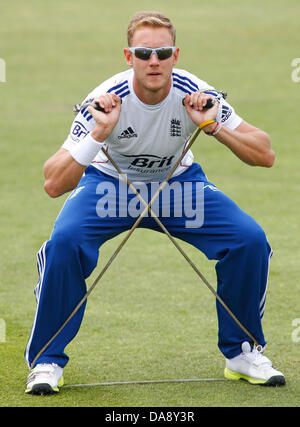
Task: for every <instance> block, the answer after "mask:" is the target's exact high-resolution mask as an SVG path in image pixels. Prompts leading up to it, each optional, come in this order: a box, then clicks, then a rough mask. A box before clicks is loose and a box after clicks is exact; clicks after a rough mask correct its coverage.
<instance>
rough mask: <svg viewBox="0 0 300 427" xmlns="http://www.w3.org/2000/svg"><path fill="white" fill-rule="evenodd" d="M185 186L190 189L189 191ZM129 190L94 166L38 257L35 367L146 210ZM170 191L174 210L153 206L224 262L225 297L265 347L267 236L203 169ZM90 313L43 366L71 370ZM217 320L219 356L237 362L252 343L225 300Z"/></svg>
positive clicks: (181, 234) (65, 333) (220, 280)
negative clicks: (109, 251)
mask: <svg viewBox="0 0 300 427" xmlns="http://www.w3.org/2000/svg"><path fill="white" fill-rule="evenodd" d="M183 183H190V184H189V185H187V186H186V187H183V185H184V184H183ZM197 183H198V184H199V183H202V187H201V188H200V190H201V192H202V193H201V192H200V191H198V190H199V188H198V187H197ZM124 185H125V189H127V185H126V184H124V182H123V186H122V191H121V190H120V189H121V187H120V182H119V181H118V180H117V179H115V178H113V177H110V176H108V175H106V174H103V173H101V172H100V171H99V170H97V169H96V168H94V167H92V166H89V167H88V168H87V169H86V172H85V174H84V176H83V177H82V179H81V181H80V183H79V184H78V187H77V189H75V190H74V191H73V192H72V193H71V194H70V196H69V197H68V199H67V200H66V202H65V204H64V206H63V208H62V210H61V212H60V214H59V215H58V218H57V220H56V222H55V225H54V229H53V232H52V234H51V237H50V239H49V240H48V241H46V242H45V243H44V244H43V246H42V247H41V249H40V251H39V252H38V255H37V265H38V272H39V282H38V284H37V286H36V289H35V295H36V300H37V309H36V314H35V318H34V323H33V327H32V331H31V334H30V337H29V341H28V344H27V347H26V350H25V358H26V361H27V363H28V364H29V365H31V363H32V361H33V359H34V358H35V356H36V355H37V353H38V352H39V351H40V349H41V348H42V347H43V346H44V344H45V343H47V342H48V341H49V339H50V338H51V337H52V336H53V335H54V334H55V333H56V332H57V330H58V329H59V328H60V326H61V325H62V324H63V323H64V321H65V320H66V319H67V317H68V316H69V314H70V313H71V312H72V310H73V309H74V307H75V306H76V305H77V304H78V302H79V301H80V300H81V298H82V297H83V296H84V295H85V293H86V282H85V280H86V278H87V277H89V275H90V274H91V273H92V271H93V270H94V268H95V267H96V265H97V261H98V251H99V248H100V247H101V245H102V244H103V243H104V242H105V241H106V240H108V239H111V238H113V237H115V236H116V235H118V234H119V233H121V232H124V231H126V230H129V229H130V228H131V227H132V225H133V224H134V223H135V221H136V219H137V215H138V212H141V211H143V208H144V207H143V206H142V209H141V210H140V211H139V205H138V203H136V201H137V198H136V195H134V194H130V192H128V193H127V191H123V190H124ZM176 185H177V186H179V187H176ZM180 186H181V187H180ZM168 188H173V190H175V191H169V194H168V195H169V196H170V198H169V203H168V200H167V201H166V199H163V198H162V195H161V196H160V198H159V199H157V202H156V204H155V205H154V207H153V208H154V210H155V212H156V213H158V214H159V215H160V220H161V221H162V223H163V224H164V225H165V227H166V228H167V229H168V230H169V232H170V233H171V234H172V236H174V237H175V238H178V239H181V240H184V241H186V242H188V243H190V244H192V245H194V246H195V247H196V248H198V249H199V250H200V251H202V252H203V253H204V254H205V255H206V256H207V258H208V259H214V260H217V261H218V262H217V264H216V274H217V292H218V294H219V295H220V297H221V298H222V299H223V300H224V302H225V303H226V304H227V305H228V307H229V308H230V309H231V311H232V312H233V313H234V314H235V315H236V317H237V318H238V319H239V320H240V322H241V323H242V324H243V325H244V326H245V327H246V328H247V330H248V331H249V332H251V334H252V335H253V336H254V337H255V338H256V340H257V341H258V342H259V343H260V344H261V345H265V344H266V341H265V338H264V335H263V331H262V326H261V318H262V316H263V313H264V306H265V299H266V289H267V279H268V269H269V261H270V258H271V254H272V251H271V248H270V246H269V244H268V241H267V239H266V236H265V233H264V231H263V230H262V228H261V227H260V226H259V225H258V224H257V223H256V222H255V221H254V220H253V219H252V218H251V217H250V216H249V215H247V214H246V213H245V212H243V211H242V210H241V209H240V208H239V207H238V206H237V205H236V204H235V203H234V202H233V201H232V200H230V199H229V198H228V197H227V196H226V195H225V194H224V193H223V192H221V191H219V190H218V189H217V188H216V187H215V186H214V185H213V184H211V183H210V182H208V181H207V178H206V176H205V174H204V173H203V171H202V169H201V167H200V166H199V165H198V164H197V163H194V164H193V166H191V167H190V168H188V169H187V171H186V172H184V173H183V174H181V175H179V176H178V177H174V178H172V179H171V180H170V181H169V187H168ZM178 188H184V190H185V194H184V196H185V197H182V198H180V197H179V196H180V194H179V193H178V191H177V190H178ZM145 189H146V190H149V191H148V195H147V194H146V193H147V191H146V192H145V191H140V193H141V195H142V196H143V197H145V198H147V197H148V201H149V200H151V195H153V189H150V184H147V185H145V184H144V187H143V190H145ZM176 191H177V192H176ZM125 193H126V194H125ZM200 193H201V194H202V198H201V197H200V196H199V195H200ZM146 201H147V200H146ZM184 203H185V204H186V206H187V205H188V206H189V209H187V208H186V206H184ZM200 204H202V211H201V212H202V215H200V210H199V215H198V219H197V221H198V222H197V221H195V222H194V223H193V221H191V212H196V209H194V211H193V210H192V208H193V206H194V208H195V206H200ZM127 208H128V209H127ZM195 218H196V213H195ZM190 225H191V226H190ZM139 226H140V227H146V228H151V229H153V230H157V231H161V229H160V228H159V226H158V225H157V224H156V222H155V221H154V219H153V218H151V217H150V215H147V216H145V217H144V218H143V220H142V221H141V223H140V225H139ZM117 262H118V261H117ZM200 270H201V268H200ZM84 308H85V304H84V305H83V306H82V307H81V309H80V310H79V311H78V312H77V314H76V315H75V316H74V317H73V318H72V320H71V321H70V322H69V323H68V324H67V325H66V326H65V328H64V329H63V330H62V331H61V333H60V334H59V335H58V336H57V337H56V338H55V339H54V340H53V341H52V343H51V344H50V345H49V346H48V347H47V348H46V350H45V351H44V352H43V354H42V355H41V356H40V357H39V359H38V360H37V361H36V363H57V364H58V365H60V366H61V367H64V366H65V365H66V363H67V362H68V356H67V355H66V354H65V353H64V349H65V347H66V346H67V344H68V343H69V342H70V341H71V340H72V339H73V338H74V337H75V335H76V334H77V332H78V330H79V327H80V324H81V321H82V318H83V314H84ZM217 315H218V325H219V334H218V339H219V341H218V345H219V349H220V351H221V352H222V353H223V354H224V356H225V357H227V358H232V357H235V356H236V355H238V354H239V353H240V352H241V348H240V346H241V343H242V342H243V341H245V340H247V341H251V340H250V339H249V337H248V336H247V335H246V334H245V333H244V332H243V331H242V329H241V328H240V327H239V326H238V325H237V324H236V323H235V321H234V320H232V318H231V317H230V316H229V315H228V313H227V312H226V311H225V310H224V308H223V307H222V306H221V305H220V303H219V302H218V301H217Z"/></svg>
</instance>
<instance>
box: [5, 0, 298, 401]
mask: <svg viewBox="0 0 300 427" xmlns="http://www.w3.org/2000/svg"><path fill="white" fill-rule="evenodd" d="M149 9H152V10H160V11H162V12H163V13H166V14H167V15H169V16H170V18H171V19H172V20H173V22H174V24H175V25H176V27H177V45H178V46H179V47H180V48H181V57H180V61H179V64H178V67H179V68H186V69H188V70H189V71H191V72H193V73H195V74H197V75H198V76H199V77H201V78H202V79H204V80H206V81H208V82H209V83H211V84H213V85H214V86H215V87H216V88H218V89H225V90H227V91H228V101H229V102H230V103H231V104H232V105H233V106H234V107H235V108H236V111H237V112H238V114H240V115H241V116H242V117H243V118H244V119H245V120H247V121H249V122H250V123H252V124H254V125H256V126H258V127H260V128H263V129H264V130H266V131H267V132H268V133H269V134H270V136H271V139H272V144H273V148H274V150H275V152H276V155H277V157H276V162H275V165H274V166H273V168H272V169H264V168H261V169H259V168H252V167H249V166H246V165H245V164H243V163H242V162H240V161H239V160H238V159H237V158H236V157H234V156H233V155H232V153H231V152H229V151H228V150H227V149H226V148H224V147H223V146H221V145H220V144H217V143H215V142H213V141H211V140H210V139H209V138H205V137H203V136H202V137H200V138H199V141H198V142H197V144H195V146H194V150H193V151H194V154H195V157H196V159H197V161H199V162H200V163H201V164H202V166H203V167H204V169H205V171H206V174H207V175H208V177H209V178H210V179H211V181H213V182H214V183H215V184H216V185H217V186H218V187H220V188H221V189H222V190H223V191H224V192H225V193H227V194H228V195H229V196H230V197H231V198H233V199H234V200H235V201H236V202H237V203H238V204H239V205H240V206H241V207H242V208H243V209H245V210H246V211H247V212H248V213H250V214H251V215H253V216H254V218H255V219H256V220H257V221H258V222H259V223H260V224H261V225H262V226H263V228H264V229H265V231H266V233H267V236H268V239H269V241H270V243H271V245H272V247H273V250H274V253H275V254H274V257H273V260H272V263H271V271H270V278H269V290H268V299H267V307H266V313H265V317H264V320H263V325H264V331H265V335H266V338H267V341H268V346H267V351H266V354H267V355H268V356H270V358H271V359H272V360H273V361H274V363H275V366H276V367H278V369H280V370H282V371H283V372H284V373H285V375H286V379H287V385H286V386H285V387H281V388H275V389H274V388H263V387H255V386H251V385H249V384H246V383H242V382H233V383H232V382H230V381H225V380H223V368H224V359H223V356H222V355H221V353H220V352H219V350H218V349H217V320H216V313H215V301H214V297H213V296H212V295H211V294H210V293H209V291H208V290H207V289H206V288H205V286H204V285H203V284H202V283H201V282H200V280H199V279H198V278H197V276H196V275H195V273H194V272H193V271H192V269H191V268H190V267H189V266H188V264H187V263H186V262H185V261H184V260H183V259H182V258H181V257H180V255H179V253H178V252H177V251H176V249H175V248H174V247H173V246H172V245H171V244H170V242H169V241H168V239H167V238H166V237H165V236H163V235H161V234H158V233H154V232H150V231H146V230H136V232H135V233H134V234H133V235H132V237H131V238H130V240H129V241H128V243H127V244H126V246H125V247H124V249H123V250H122V251H121V253H120V255H119V256H118V258H117V259H116V260H115V262H114V263H113V264H112V266H111V268H110V269H109V270H108V272H107V273H106V274H105V276H104V277H103V280H102V281H101V282H100V283H99V285H98V287H97V288H96V289H95V291H94V292H93V294H92V295H91V297H90V298H89V301H88V304H87V309H86V316H85V318H84V321H83V324H82V328H81V330H80V332H79V334H78V335H77V337H76V339H75V340H74V341H73V342H72V343H71V344H70V346H69V347H68V349H67V353H68V354H69V356H70V362H69V364H68V366H67V367H66V369H65V375H64V376H65V383H66V384H68V385H72V384H86V383H99V382H111V381H131V380H150V379H154V380H155V379H168V378H170V379H176V378H216V379H217V380H218V381H215V382H195V383H178V384H174V383H165V384H147V385H122V386H95V387H78V388H74V387H73V388H72V387H65V388H62V389H61V392H60V393H59V395H55V396H50V397H33V396H27V395H25V393H24V385H25V380H26V377H27V374H28V369H27V366H26V364H25V361H24V358H23V352H24V348H25V346H26V343H27V339H28V335H29V333H30V329H31V325H32V320H33V316H34V313H35V298H34V295H33V289H34V287H35V285H36V282H37V271H36V258H35V255H36V252H37V251H38V250H39V248H40V246H41V244H42V243H43V242H44V241H45V240H46V239H48V237H49V234H50V232H51V230H52V225H53V222H54V220H55V218H56V216H57V214H58V212H59V210H60V208H61V206H62V204H63V201H64V199H65V197H61V198H59V199H55V200H54V199H50V198H49V197H48V196H47V195H46V194H45V193H44V191H43V175H42V165H43V163H44V161H45V160H46V159H47V158H48V157H49V156H50V155H52V154H53V153H54V152H55V151H56V150H57V149H58V148H59V147H60V145H61V144H62V142H63V141H64V139H65V137H66V135H67V133H68V130H69V127H70V124H71V122H72V120H73V116H72V106H73V104H75V103H77V102H80V101H81V100H82V99H83V98H84V97H85V96H86V94H87V93H88V92H89V91H90V90H91V89H92V88H94V87H95V86H97V85H98V84H99V83H100V82H101V81H103V80H104V79H106V78H108V77H109V76H111V75H113V74H115V73H116V72H119V71H121V70H123V69H126V65H125V61H124V59H123V57H122V48H123V47H125V40H126V38H125V36H126V27H127V24H128V21H129V19H130V18H131V16H132V15H133V14H134V13H135V12H136V11H137V10H149ZM299 15H300V3H299V1H298V0H289V1H288V2H287V1H284V0H263V1H259V0H252V1H251V2H246V1H238V0H229V1H227V2H224V1H222V0H215V1H214V2H204V1H199V0H190V1H189V2H181V1H179V0H167V1H163V2H161V1H157V0H153V1H152V2H151V6H149V3H148V2H147V1H145V0H141V1H139V2H138V5H137V4H136V2H135V1H132V0H127V1H126V2H121V3H118V4H117V5H114V3H112V2H110V1H107V0H103V1H101V2H100V1H97V0H86V1H85V2H79V1H69V0H54V1H51V2H50V1H44V2H41V1H38V0H28V1H26V2H24V1H21V0H15V1H14V2H10V3H7V2H6V4H5V7H1V14H0V58H3V59H4V60H5V62H6V82H0V143H1V168H0V179H1V181H0V182H1V186H0V191H1V199H0V200H1V202H0V203H1V210H0V215H1V216H0V218H1V223H0V242H1V258H0V274H1V276H0V280H1V283H0V319H2V320H0V328H1V330H0V341H1V342H0V406H2V407H20V406H25V407H26V406H28V407H30V406H52V407H54V406H65V407H67V406H68V407H70V406H71V407H75V406H81V407H83V406H97V407H127V406H128V407H148V406H165V407H171V406H178V407H202V406H210V407H213V406H234V407H237V406H253V407H254V406H257V407H265V406H271V407H279V406H285V407H292V406H300V405H299V392H300V373H299V367H300V341H299V340H300V333H298V331H297V329H296V328H297V319H299V318H300V302H299V301H300V300H299V289H300V286H299V285H300V284H299V260H300V249H299V248H300V245H299V222H300V221H299V220H300V215H299V206H300V192H299V183H300V168H299V158H300V145H299V94H300V82H299V83H296V82H293V81H292V78H291V75H292V71H293V69H292V67H291V61H292V59H293V58H296V57H298V56H300V55H299V45H300V33H299ZM122 237H123V236H119V237H118V238H116V239H115V240H112V241H110V242H108V243H107V244H106V245H105V246H103V248H102V251H101V258H100V262H99V265H98V268H97V269H96V271H95V272H94V273H93V275H92V276H91V277H90V278H89V280H88V284H91V283H92V280H93V278H94V277H95V276H96V274H97V273H98V272H99V271H100V269H101V268H102V266H103V265H104V263H105V261H106V260H108V258H109V257H110V255H111V254H112V253H113V251H114V250H115V248H116V247H117V245H118V242H120V240H121V238H122ZM182 246H183V247H184V248H185V250H186V251H187V253H188V254H189V255H190V257H191V258H192V259H193V261H194V262H195V263H196V264H197V265H198V266H199V268H200V269H201V271H202V272H203V273H204V275H205V276H206V277H207V278H208V280H210V282H211V283H213V284H214V285H215V282H216V279H215V272H214V263H213V262H211V261H207V260H206V258H205V257H204V255H202V254H199V253H198V252H197V251H196V250H194V248H192V247H190V246H188V245H186V244H182ZM298 325H299V323H298ZM298 341H299V342H298Z"/></svg>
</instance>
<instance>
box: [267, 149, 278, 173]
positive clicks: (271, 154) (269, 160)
mask: <svg viewBox="0 0 300 427" xmlns="http://www.w3.org/2000/svg"><path fill="white" fill-rule="evenodd" d="M275 157H276V155H275V152H274V151H273V150H272V149H271V148H270V150H269V151H268V153H267V154H266V155H265V164H264V166H265V167H266V168H271V167H272V166H273V165H274V162H275Z"/></svg>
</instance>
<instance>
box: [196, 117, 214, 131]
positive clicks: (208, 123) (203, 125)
mask: <svg viewBox="0 0 300 427" xmlns="http://www.w3.org/2000/svg"><path fill="white" fill-rule="evenodd" d="M215 122H216V119H211V120H206V121H205V122H202V123H200V125H199V126H198V127H199V129H203V128H204V127H205V126H206V125H211V124H212V123H215Z"/></svg>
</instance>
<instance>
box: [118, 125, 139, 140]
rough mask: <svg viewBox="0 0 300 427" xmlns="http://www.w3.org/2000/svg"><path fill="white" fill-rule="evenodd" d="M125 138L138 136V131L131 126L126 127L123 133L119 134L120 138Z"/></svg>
mask: <svg viewBox="0 0 300 427" xmlns="http://www.w3.org/2000/svg"><path fill="white" fill-rule="evenodd" d="M124 138H137V133H135V132H134V130H133V129H132V127H130V126H129V128H127V129H125V130H124V131H123V132H122V133H121V135H119V136H118V139H124Z"/></svg>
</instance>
